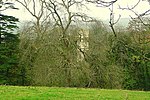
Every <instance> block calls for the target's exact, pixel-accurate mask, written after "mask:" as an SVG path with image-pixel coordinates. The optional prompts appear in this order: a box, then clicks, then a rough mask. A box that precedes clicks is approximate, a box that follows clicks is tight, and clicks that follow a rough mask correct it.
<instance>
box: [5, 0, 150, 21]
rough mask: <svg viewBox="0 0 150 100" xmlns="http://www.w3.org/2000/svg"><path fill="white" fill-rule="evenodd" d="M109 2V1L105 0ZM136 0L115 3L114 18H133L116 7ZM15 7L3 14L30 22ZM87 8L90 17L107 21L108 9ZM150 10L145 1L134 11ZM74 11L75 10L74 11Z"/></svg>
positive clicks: (131, 3) (88, 5)
mask: <svg viewBox="0 0 150 100" xmlns="http://www.w3.org/2000/svg"><path fill="white" fill-rule="evenodd" d="M106 1H110V0H106ZM137 1H138V0H118V1H117V3H115V5H114V13H115V18H116V19H117V18H118V16H119V14H120V15H121V18H129V15H131V16H133V17H134V14H133V13H132V12H131V11H127V10H120V9H118V5H120V6H121V7H127V6H129V7H132V6H133V5H135V4H136V3H137ZM15 6H16V7H18V8H19V10H7V11H6V12H5V13H6V14H9V15H12V16H15V17H17V18H19V19H20V20H27V19H28V20H32V19H34V18H32V16H31V15H30V14H29V13H28V12H27V11H26V10H25V9H24V8H23V7H22V6H21V5H20V4H19V3H16V5H15ZM87 7H88V8H89V10H88V11H87V10H86V11H85V13H86V14H88V15H89V16H91V17H96V18H98V19H102V20H107V19H109V14H110V10H109V8H102V7H97V5H96V4H87ZM149 8H150V5H149V3H148V2H147V1H143V0H142V1H141V3H140V4H139V5H138V6H137V7H136V9H135V11H136V12H137V13H142V12H144V11H146V10H148V9H149ZM74 10H76V9H74Z"/></svg>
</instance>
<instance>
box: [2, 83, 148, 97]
mask: <svg viewBox="0 0 150 100" xmlns="http://www.w3.org/2000/svg"><path fill="white" fill-rule="evenodd" d="M0 100H150V92H144V91H128V90H106V89H84V88H57V87H23V86H20V87H19V86H0Z"/></svg>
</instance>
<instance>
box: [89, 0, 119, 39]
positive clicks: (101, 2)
mask: <svg viewBox="0 0 150 100" xmlns="http://www.w3.org/2000/svg"><path fill="white" fill-rule="evenodd" d="M86 1H87V2H90V3H94V4H97V5H98V7H107V8H109V10H110V20H109V25H110V27H111V29H112V32H113V34H114V36H115V37H117V34H116V32H115V29H114V25H115V24H116V23H117V22H118V21H119V19H120V18H121V15H119V18H118V19H117V20H116V21H114V4H115V3H116V2H117V1H118V0H110V1H105V0H86Z"/></svg>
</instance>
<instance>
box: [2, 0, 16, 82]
mask: <svg viewBox="0 0 150 100" xmlns="http://www.w3.org/2000/svg"><path fill="white" fill-rule="evenodd" d="M9 8H12V9H16V8H15V7H14V6H13V3H10V2H8V1H7V2H6V1H2V0H0V11H1V13H0V73H1V74H0V84H10V85H11V84H13V85H15V84H17V83H16V82H17V78H18V74H17V73H18V53H17V48H18V47H17V46H18V35H17V34H15V33H13V31H14V29H16V28H17V25H16V23H17V22H18V19H17V18H15V17H13V16H8V15H5V14H2V13H3V12H4V11H5V10H7V9H9Z"/></svg>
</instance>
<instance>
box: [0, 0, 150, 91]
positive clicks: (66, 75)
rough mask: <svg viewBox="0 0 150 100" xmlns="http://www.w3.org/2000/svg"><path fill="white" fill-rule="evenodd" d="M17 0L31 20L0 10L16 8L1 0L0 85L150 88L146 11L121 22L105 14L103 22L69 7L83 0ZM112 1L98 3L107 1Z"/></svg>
mask: <svg viewBox="0 0 150 100" xmlns="http://www.w3.org/2000/svg"><path fill="white" fill-rule="evenodd" d="M91 1H92V0H91ZM16 2H18V3H20V4H21V5H22V6H23V7H24V8H25V9H26V10H27V11H28V12H29V13H30V14H31V15H32V16H33V17H34V18H35V19H36V20H35V21H28V22H24V23H23V24H22V25H21V26H19V27H18V26H17V23H20V22H19V19H18V18H15V17H13V15H5V13H4V11H5V10H7V9H16V10H17V9H18V8H15V5H14V4H13V3H12V2H11V1H7V0H6V1H5V0H0V12H1V13H0V85H23V86H26V85H31V86H57V87H89V88H91V87H92V88H109V89H131V90H150V24H149V23H150V20H149V17H145V16H137V17H136V18H131V19H130V22H129V24H128V26H127V28H122V27H121V26H117V25H116V26H115V23H112V22H113V21H112V19H111V18H112V16H110V17H111V18H110V27H108V26H107V25H105V24H104V23H103V22H102V21H97V20H95V19H94V18H91V17H89V16H87V15H85V14H83V13H73V12H71V7H72V6H77V7H80V8H81V7H84V6H83V5H84V3H85V1H84V2H83V1H75V0H60V2H59V1H56V0H49V1H46V0H37V1H35V0H29V1H26V0H24V2H23V1H19V0H16ZM37 2H38V3H37ZM87 2H89V3H99V2H100V1H99V2H90V0H87ZM115 2H117V0H116V1H115ZM115 2H111V3H110V2H101V3H103V6H107V7H109V6H111V5H112V4H113V3H115ZM101 3H99V4H101ZM29 5H30V6H33V7H32V8H31V9H30V7H29ZM35 5H39V8H40V10H36V6H35ZM62 10H63V11H62ZM129 10H131V9H129ZM110 13H111V14H113V10H111V12H110ZM146 13H147V12H146ZM111 14H110V15H111ZM14 30H17V31H14ZM82 32H83V33H84V32H87V34H88V36H86V35H87V34H81V33H82ZM82 42H83V44H84V48H81V46H80V43H82ZM85 44H86V45H85ZM85 46H86V47H85Z"/></svg>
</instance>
